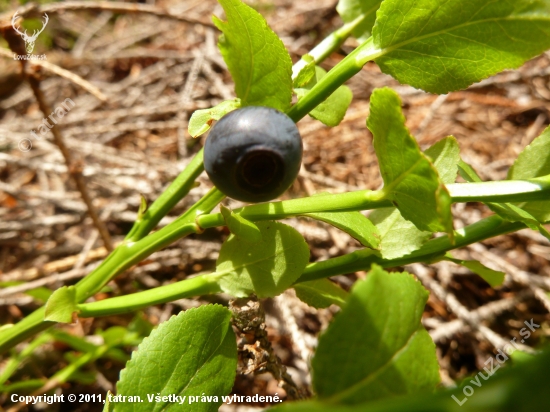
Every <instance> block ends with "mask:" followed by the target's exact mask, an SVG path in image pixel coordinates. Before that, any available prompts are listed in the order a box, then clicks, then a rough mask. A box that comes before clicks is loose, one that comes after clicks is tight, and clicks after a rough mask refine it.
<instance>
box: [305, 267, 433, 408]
mask: <svg viewBox="0 0 550 412" xmlns="http://www.w3.org/2000/svg"><path fill="white" fill-rule="evenodd" d="M427 300H428V291H427V290H426V289H424V288H423V287H422V285H421V284H420V282H418V280H416V279H415V278H414V277H413V276H412V275H410V274H408V273H387V272H385V271H383V270H382V269H381V268H380V267H379V266H376V265H373V269H372V270H371V271H370V272H369V274H368V275H367V278H366V279H365V280H364V281H360V282H357V283H356V284H355V285H354V287H353V289H352V292H351V294H350V296H349V299H348V302H347V303H346V305H345V306H344V308H343V309H342V311H341V313H340V314H339V315H338V316H337V317H336V318H335V319H334V321H333V322H332V324H331V325H330V326H329V328H328V329H327V331H326V332H325V333H324V334H323V335H321V337H320V338H319V346H318V348H317V352H316V353H315V357H314V358H313V360H312V368H313V371H312V374H313V387H314V389H315V391H316V393H317V395H318V397H319V399H320V400H322V401H323V402H330V403H345V404H356V403H361V402H366V401H371V400H374V399H379V398H382V397H388V396H396V395H404V394H408V393H418V392H422V391H431V390H433V389H435V386H436V385H437V383H438V382H439V366H438V363H437V358H436V356H435V345H434V343H433V341H432V340H431V338H430V336H429V334H428V332H426V330H425V329H424V327H423V326H422V324H421V323H420V319H421V317H422V313H423V311H424V305H425V304H426V301H427Z"/></svg>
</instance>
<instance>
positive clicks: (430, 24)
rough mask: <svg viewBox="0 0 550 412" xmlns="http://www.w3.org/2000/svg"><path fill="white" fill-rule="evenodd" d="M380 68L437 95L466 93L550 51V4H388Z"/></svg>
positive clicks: (425, 0)
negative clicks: (476, 85)
mask: <svg viewBox="0 0 550 412" xmlns="http://www.w3.org/2000/svg"><path fill="white" fill-rule="evenodd" d="M373 40H374V46H375V47H376V48H377V49H379V50H380V51H381V53H382V55H381V57H379V58H377V59H376V62H377V63H378V65H379V66H380V68H381V69H382V71H383V72H384V73H388V74H390V75H392V76H393V77H395V78H396V79H397V80H399V81H400V82H401V83H406V84H410V85H411V86H413V87H417V88H421V89H423V90H426V91H428V92H432V93H447V92H449V91H452V90H458V89H463V88H465V87H468V86H469V85H470V84H472V83H475V82H478V81H480V80H482V79H484V78H486V77H488V76H491V75H493V74H496V73H498V72H500V71H502V70H504V69H512V68H517V67H519V66H520V65H521V64H523V63H524V62H525V61H526V60H528V59H531V58H532V57H535V56H537V55H538V54H540V53H542V52H543V51H545V50H546V49H548V48H550V2H549V1H548V0H514V1H495V0H385V1H384V2H382V5H381V6H380V9H379V10H378V13H377V18H376V23H375V25H374V28H373Z"/></svg>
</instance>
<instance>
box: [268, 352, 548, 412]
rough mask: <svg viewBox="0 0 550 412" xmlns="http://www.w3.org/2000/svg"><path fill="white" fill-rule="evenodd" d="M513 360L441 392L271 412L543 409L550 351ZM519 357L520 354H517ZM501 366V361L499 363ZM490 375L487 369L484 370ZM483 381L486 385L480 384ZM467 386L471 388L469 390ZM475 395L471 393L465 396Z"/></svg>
mask: <svg viewBox="0 0 550 412" xmlns="http://www.w3.org/2000/svg"><path fill="white" fill-rule="evenodd" d="M516 354H521V355H523V353H521V352H520V351H515V352H513V353H512V356H511V358H512V360H511V361H509V362H507V363H506V367H504V368H497V367H496V366H495V368H494V370H497V369H499V370H497V371H496V373H495V374H494V376H492V375H489V376H491V378H490V379H487V381H485V380H484V379H483V378H480V375H479V374H477V375H476V376H473V377H470V378H466V379H464V382H463V383H462V384H461V385H460V386H459V387H457V388H452V389H446V390H442V391H437V392H436V393H433V394H412V395H408V396H401V397H398V398H394V399H380V400H377V401H375V402H366V403H362V404H357V405H352V406H348V405H336V404H331V403H326V402H321V401H305V402H285V403H283V404H282V405H280V406H277V407H275V408H271V409H268V411H269V412H405V411H406V412H451V411H452V412H459V411H467V412H488V411H492V412H505V411H515V412H531V411H538V410H541V409H542V410H543V409H544V408H545V406H544V405H548V404H549V403H550V391H549V390H548V378H547V377H548V369H549V368H550V350H548V348H545V349H544V351H543V352H542V353H541V354H539V355H536V356H532V355H524V356H525V358H526V359H522V360H521V361H516V359H514V357H516V356H515V355H516ZM516 358H517V357H516ZM497 365H498V364H497ZM480 373H481V376H484V377H487V372H486V371H484V370H481V371H480ZM480 382H483V384H482V385H479V387H478V383H480ZM466 386H468V387H469V389H466ZM472 388H475V389H473V390H474V391H475V394H474V393H473V392H471V391H472ZM466 393H468V394H471V395H470V396H467V395H465V394H466Z"/></svg>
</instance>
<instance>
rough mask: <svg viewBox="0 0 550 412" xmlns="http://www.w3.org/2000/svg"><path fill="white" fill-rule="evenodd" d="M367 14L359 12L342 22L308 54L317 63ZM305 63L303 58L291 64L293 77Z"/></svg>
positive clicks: (330, 52)
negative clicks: (344, 22)
mask: <svg viewBox="0 0 550 412" xmlns="http://www.w3.org/2000/svg"><path fill="white" fill-rule="evenodd" d="M369 16H370V14H361V15H360V16H359V17H357V18H356V19H355V20H353V21H350V22H348V23H346V24H344V25H343V26H342V27H340V28H339V29H337V30H335V31H334V32H332V33H331V34H329V35H328V36H327V37H325V38H324V39H323V41H321V43H319V44H318V45H317V46H315V47H314V48H313V49H311V51H310V52H309V53H308V54H309V55H310V56H311V57H313V60H315V63H316V64H319V63H320V62H322V61H323V60H325V59H326V58H327V57H328V56H330V55H331V54H332V53H333V52H334V51H335V50H337V49H338V48H339V47H340V46H341V45H342V43H344V42H345V41H346V39H347V38H348V37H349V36H351V34H352V32H353V30H355V28H356V27H357V26H359V25H360V24H361V23H363V22H364V21H365V19H366V18H367V17H369ZM306 64H307V62H306V61H305V60H298V61H297V62H296V64H295V65H294V66H292V78H293V79H295V78H296V76H298V73H300V70H302V69H303V68H304V67H305V66H306Z"/></svg>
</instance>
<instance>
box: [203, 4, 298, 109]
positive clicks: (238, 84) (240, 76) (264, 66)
mask: <svg viewBox="0 0 550 412" xmlns="http://www.w3.org/2000/svg"><path fill="white" fill-rule="evenodd" d="M219 3H220V4H221V5H222V7H223V9H224V10H225V15H226V16H227V22H223V21H221V20H220V19H218V18H217V17H215V16H214V17H213V21H214V24H215V25H216V27H217V28H218V29H220V30H221V31H222V32H223V35H221V36H220V39H219V43H218V47H219V48H220V51H221V53H222V56H223V59H224V60H225V62H226V63H227V67H228V68H229V71H230V72H231V76H233V81H234V82H235V94H236V95H237V97H238V98H240V99H241V104H242V106H268V107H273V108H275V109H277V110H280V111H282V112H285V111H287V109H288V108H289V107H290V101H291V99H292V60H290V56H289V55H288V52H287V50H286V48H285V46H284V44H283V42H282V41H281V40H280V39H279V37H278V36H277V35H276V34H275V33H274V32H273V31H272V30H271V29H270V28H269V26H268V25H267V23H266V21H265V19H264V18H263V17H262V15H261V14H259V13H258V12H257V11H255V10H254V9H253V8H251V7H249V6H247V5H246V4H244V3H243V2H241V1H240V0H219Z"/></svg>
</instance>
